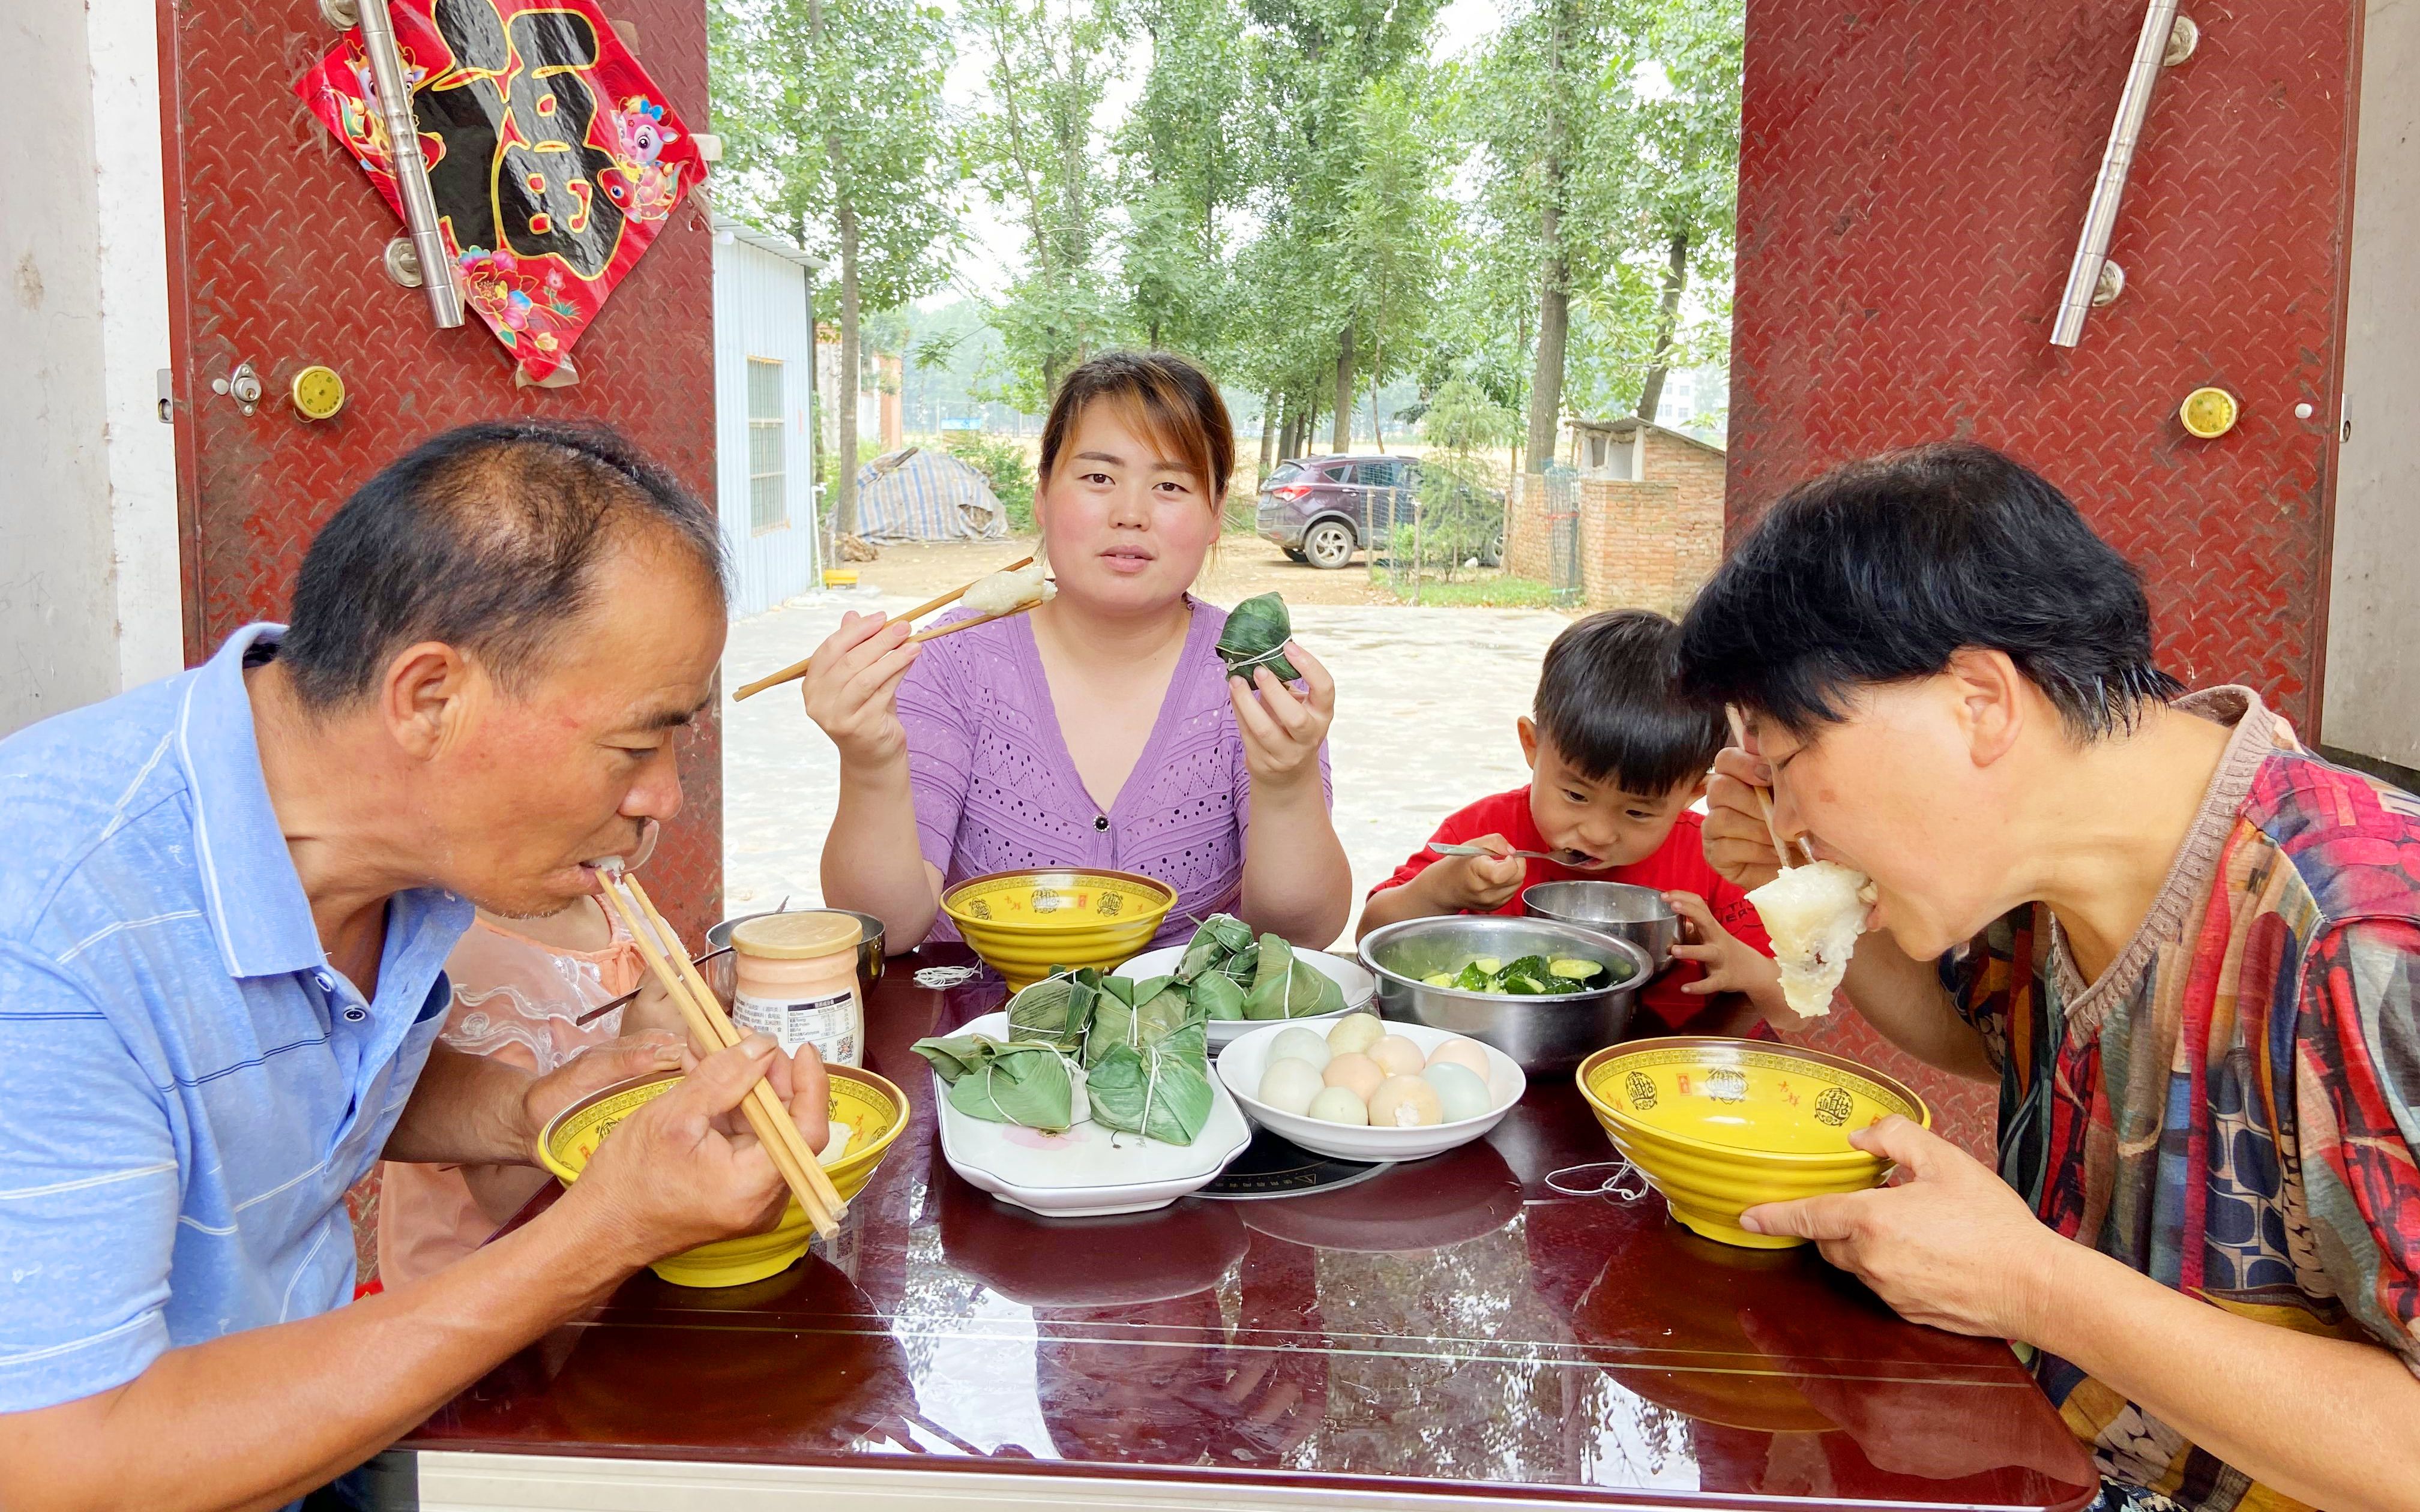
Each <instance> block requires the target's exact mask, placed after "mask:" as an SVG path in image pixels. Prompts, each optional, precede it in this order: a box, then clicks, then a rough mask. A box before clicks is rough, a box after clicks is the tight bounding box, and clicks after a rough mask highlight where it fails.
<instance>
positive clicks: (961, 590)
mask: <svg viewBox="0 0 2420 1512" xmlns="http://www.w3.org/2000/svg"><path fill="white" fill-rule="evenodd" d="M1032 565H1033V559H1032V557H1019V558H1017V559H1016V561H1015V562H1012V563H1009V564H1008V565H1007V566H1005V567H1001V568H1000V569H999V570H998V572H986V573H985V574H984V577H983V578H977V579H975V580H974V582H970V583H961V584H960V585H959V586H957V587H955V588H953V589H951V590H950V591H949V592H948V593H946V594H942V595H941V596H940V597H939V598H936V599H932V600H930V601H928V602H926V603H923V604H919V605H917V606H916V607H915V608H914V609H909V610H908V611H907V613H905V614H902V615H900V616H899V618H900V619H903V620H907V621H910V622H913V621H916V620H921V619H923V617H924V616H925V615H927V614H930V613H932V612H933V611H934V610H935V609H947V608H949V607H950V606H951V605H953V604H954V603H956V602H957V601H958V600H959V599H961V598H964V597H966V596H967V590H968V589H970V588H972V587H973V586H974V585H975V583H979V582H981V581H983V580H984V578H992V577H997V576H999V573H1001V572H1016V571H1019V570H1021V569H1023V568H1026V567H1030V566H1032ZM1032 607H1033V606H1032V604H1019V605H1018V606H1017V607H1016V608H1015V609H1005V610H1002V611H1001V612H1000V613H998V614H980V615H977V616H976V617H975V618H973V619H971V620H960V621H958V622H957V623H956V624H955V625H937V626H935V627H934V628H932V629H929V630H919V631H917V632H916V633H915V634H914V635H911V636H909V637H908V638H907V639H908V640H939V639H940V638H941V637H943V636H945V635H955V634H957V633H958V632H959V631H960V630H971V629H973V628H974V627H975V626H976V625H989V624H990V623H991V622H992V621H994V620H1004V619H1006V618H1008V617H1009V615H1011V614H1022V613H1024V612H1025V611H1026V610H1027V609H1032ZM813 661H814V657H813V656H810V657H808V658H807V659H806V661H794V662H792V663H790V665H788V666H787V667H784V668H783V669H782V670H781V671H778V672H775V673H773V674H772V675H771V676H769V677H759V678H758V679H756V681H754V682H752V683H750V684H749V685H748V686H747V687H742V688H741V689H740V690H739V691H738V692H737V693H734V694H732V695H731V701H732V702H735V703H737V702H739V701H740V700H741V699H746V698H754V697H755V696H756V695H757V694H759V693H762V692H763V691H765V690H766V689H767V688H768V687H781V686H782V685H783V683H795V682H797V681H798V680H799V678H801V677H804V676H806V675H807V667H808V664H809V663H811V662H813Z"/></svg>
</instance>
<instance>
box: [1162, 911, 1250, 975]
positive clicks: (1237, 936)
mask: <svg viewBox="0 0 2420 1512" xmlns="http://www.w3.org/2000/svg"><path fill="white" fill-rule="evenodd" d="M1251 943H1252V927H1251V926H1250V925H1249V924H1247V923H1245V922H1244V921H1243V920H1242V919H1240V918H1236V917H1235V916H1234V915H1233V914H1213V915H1211V916H1210V917H1209V918H1205V919H1203V920H1202V922H1201V924H1200V925H1199V926H1198V927H1196V928H1195V930H1194V931H1193V938H1191V939H1190V940H1187V941H1186V942H1185V955H1184V958H1183V959H1182V960H1181V961H1179V962H1178V963H1177V967H1176V980H1178V981H1181V982H1187V983H1190V982H1192V981H1193V980H1195V979H1197V978H1199V977H1200V976H1202V973H1204V972H1208V971H1220V970H1224V969H1225V967H1226V964H1227V962H1229V961H1230V960H1232V959H1233V957H1234V956H1235V955H1236V954H1237V953H1238V952H1240V951H1242V950H1245V949H1249V948H1250V946H1251Z"/></svg>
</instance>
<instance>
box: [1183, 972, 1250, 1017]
mask: <svg viewBox="0 0 2420 1512" xmlns="http://www.w3.org/2000/svg"><path fill="white" fill-rule="evenodd" d="M1192 991H1193V1006H1194V1007H1196V1008H1198V1009H1200V1010H1201V1011H1202V1017H1203V1018H1205V1019H1239V1018H1242V1017H1243V1016H1244V989H1243V988H1241V987H1239V986H1237V985H1236V984H1235V980H1234V979H1233V977H1230V976H1228V975H1227V974H1226V973H1225V972H1223V971H1213V972H1208V973H1205V974H1204V975H1202V976H1201V977H1197V978H1195V979H1194V982H1193V989H1192Z"/></svg>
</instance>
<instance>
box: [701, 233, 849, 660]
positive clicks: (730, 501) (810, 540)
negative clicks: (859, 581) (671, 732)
mask: <svg viewBox="0 0 2420 1512" xmlns="http://www.w3.org/2000/svg"><path fill="white" fill-rule="evenodd" d="M821 266H822V264H821V263H820V262H819V261H818V260H817V259H816V258H814V257H811V256H809V255H807V254H806V253H805V252H803V251H801V250H800V249H799V248H798V247H797V246H795V245H793V244H792V243H790V242H788V241H785V240H783V239H781V238H780V237H775V236H768V235H767V234H766V233H764V232H762V231H759V230H757V229H756V228H755V227H753V226H751V225H747V224H742V223H740V222H738V221H735V220H733V219H731V218H730V217H728V216H723V215H718V216H716V217H715V218H714V440H715V508H716V512H717V513H719V514H720V515H721V517H722V538H723V542H724V544H725V545H726V546H727V547H728V548H729V549H730V552H731V577H732V598H731V612H732V614H733V615H734V616H735V617H737V616H739V615H746V614H761V613H763V612H764V611H765V610H767V609H771V608H772V607H773V606H775V605H776V604H779V603H781V602H782V601H783V599H786V598H790V597H793V596H795V595H797V594H803V593H806V592H808V591H809V590H811V589H814V588H815V587H816V586H817V585H818V584H820V583H821V581H822V570H823V559H822V554H821V549H820V547H819V545H818V541H819V536H820V532H818V530H817V529H816V517H815V504H816V498H815V492H816V490H815V485H814V478H815V430H814V378H813V376H812V375H813V373H814V310H813V307H812V304H811V301H812V300H813V299H814V273H815V270H817V269H818V268H820V267H821Z"/></svg>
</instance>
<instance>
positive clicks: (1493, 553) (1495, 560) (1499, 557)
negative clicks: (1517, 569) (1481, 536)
mask: <svg viewBox="0 0 2420 1512" xmlns="http://www.w3.org/2000/svg"><path fill="white" fill-rule="evenodd" d="M1479 564H1480V565H1481V566H1482V567H1500V566H1502V565H1504V537H1503V536H1502V535H1501V534H1498V535H1497V536H1496V537H1495V538H1494V539H1492V540H1490V541H1489V542H1488V543H1487V544H1486V545H1485V546H1484V547H1482V548H1480V552H1479Z"/></svg>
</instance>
